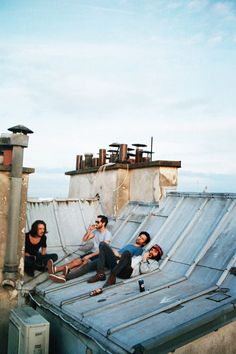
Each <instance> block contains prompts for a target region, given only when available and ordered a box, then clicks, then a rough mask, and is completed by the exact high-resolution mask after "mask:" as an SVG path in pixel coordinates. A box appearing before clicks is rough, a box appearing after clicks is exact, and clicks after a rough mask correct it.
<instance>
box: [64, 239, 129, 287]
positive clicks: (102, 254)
mask: <svg viewBox="0 0 236 354" xmlns="http://www.w3.org/2000/svg"><path fill="white" fill-rule="evenodd" d="M131 259H132V257H131V254H130V252H128V251H125V252H124V253H123V254H122V255H121V258H120V261H119V263H118V264H117V257H116V256H115V254H114V253H113V251H112V249H111V247H110V246H109V245H108V244H107V243H106V242H101V243H100V244H99V256H98V258H97V259H95V260H93V261H90V262H89V263H87V264H85V265H83V266H81V267H79V268H78V269H77V270H75V271H71V272H70V273H69V274H67V275H66V277H65V278H66V280H70V279H75V278H77V277H81V276H82V275H84V274H86V273H88V272H91V271H94V270H97V271H98V272H104V271H105V268H108V269H109V270H110V271H111V272H112V273H113V274H114V275H115V276H118V277H120V278H122V279H128V278H130V276H131V274H132V272H133V268H132V267H131Z"/></svg>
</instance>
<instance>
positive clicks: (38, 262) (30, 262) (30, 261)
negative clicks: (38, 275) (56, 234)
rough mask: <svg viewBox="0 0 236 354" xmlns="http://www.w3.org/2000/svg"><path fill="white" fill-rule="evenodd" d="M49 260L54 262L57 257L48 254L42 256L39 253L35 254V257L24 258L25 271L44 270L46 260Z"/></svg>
mask: <svg viewBox="0 0 236 354" xmlns="http://www.w3.org/2000/svg"><path fill="white" fill-rule="evenodd" d="M49 259H51V260H52V261H53V262H56V261H57V259H58V256H57V254H56V253H48V254H45V255H42V254H41V253H37V255H36V256H25V270H26V272H27V271H28V270H35V269H37V270H41V271H43V270H45V267H46V265H47V262H48V260H49Z"/></svg>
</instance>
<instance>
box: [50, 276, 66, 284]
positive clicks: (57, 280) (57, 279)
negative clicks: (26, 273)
mask: <svg viewBox="0 0 236 354" xmlns="http://www.w3.org/2000/svg"><path fill="white" fill-rule="evenodd" d="M49 279H51V280H52V281H53V282H54V283H65V282H66V279H65V278H63V277H59V276H58V275H55V274H50V275H49Z"/></svg>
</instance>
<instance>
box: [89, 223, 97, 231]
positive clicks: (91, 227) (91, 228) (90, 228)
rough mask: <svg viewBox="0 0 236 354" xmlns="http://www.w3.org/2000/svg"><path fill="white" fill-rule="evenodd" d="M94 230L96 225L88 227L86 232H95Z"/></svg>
mask: <svg viewBox="0 0 236 354" xmlns="http://www.w3.org/2000/svg"><path fill="white" fill-rule="evenodd" d="M95 229H96V225H95V224H93V225H90V226H89V227H88V231H90V232H91V231H93V230H95Z"/></svg>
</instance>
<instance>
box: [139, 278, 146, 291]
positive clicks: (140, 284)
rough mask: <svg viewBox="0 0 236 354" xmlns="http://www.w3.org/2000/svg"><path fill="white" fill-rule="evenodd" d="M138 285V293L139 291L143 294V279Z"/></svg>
mask: <svg viewBox="0 0 236 354" xmlns="http://www.w3.org/2000/svg"><path fill="white" fill-rule="evenodd" d="M138 285H139V291H140V293H141V292H143V291H145V285H144V280H143V279H139V281H138Z"/></svg>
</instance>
